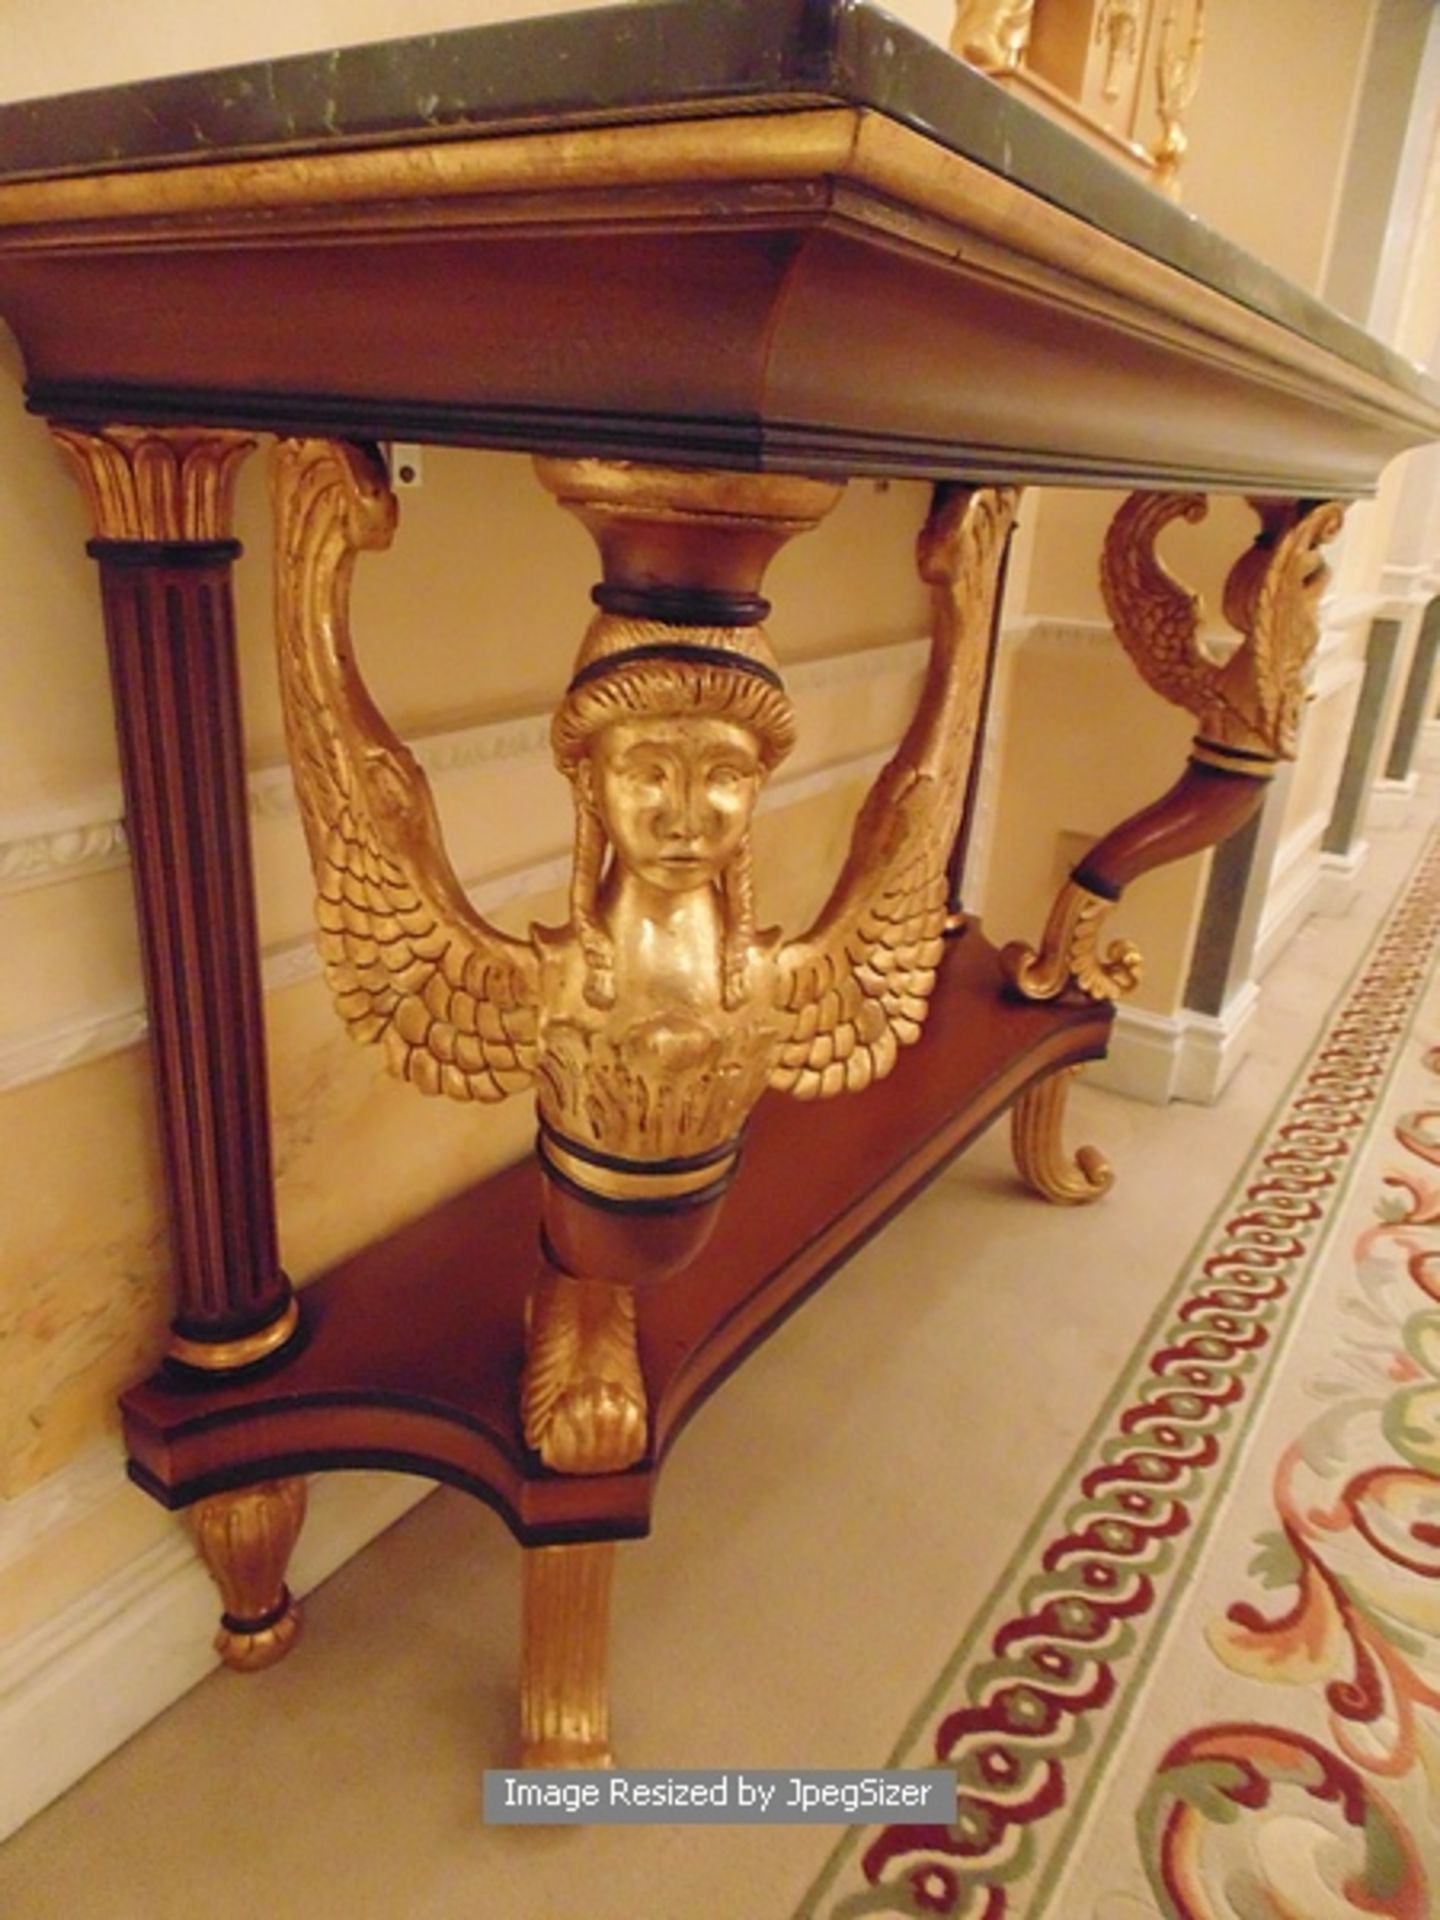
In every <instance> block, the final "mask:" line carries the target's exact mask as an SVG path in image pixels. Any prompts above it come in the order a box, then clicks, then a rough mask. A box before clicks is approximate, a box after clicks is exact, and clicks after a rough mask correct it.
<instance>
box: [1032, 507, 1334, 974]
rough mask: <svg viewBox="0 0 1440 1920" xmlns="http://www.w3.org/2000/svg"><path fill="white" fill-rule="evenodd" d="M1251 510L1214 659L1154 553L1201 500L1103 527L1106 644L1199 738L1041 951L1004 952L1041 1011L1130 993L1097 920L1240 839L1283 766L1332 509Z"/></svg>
mask: <svg viewBox="0 0 1440 1920" xmlns="http://www.w3.org/2000/svg"><path fill="white" fill-rule="evenodd" d="M1250 504H1251V506H1252V507H1253V508H1254V510H1255V512H1256V514H1257V515H1258V516H1259V520H1260V531H1259V532H1258V534H1257V535H1256V537H1255V540H1254V542H1253V544H1252V545H1251V546H1250V547H1249V548H1248V549H1247V550H1246V551H1245V552H1244V553H1243V554H1242V555H1241V556H1240V558H1239V559H1238V560H1237V561H1236V562H1235V564H1234V566H1233V567H1232V568H1231V570H1230V573H1229V576H1228V578H1227V581H1226V584H1225V593H1224V610H1225V615H1226V618H1227V620H1228V621H1229V622H1230V624H1231V626H1232V627H1234V628H1235V629H1236V631H1237V633H1238V635H1239V636H1240V638H1239V644H1238V645H1237V646H1235V647H1233V648H1232V649H1229V650H1228V651H1225V652H1220V651H1217V650H1216V649H1215V647H1214V646H1213V644H1211V643H1209V642H1208V641H1207V640H1206V639H1205V637H1204V636H1203V634H1202V631H1201V628H1202V622H1203V618H1204V607H1203V603H1202V601H1201V599H1200V596H1199V595H1198V594H1196V593H1193V592H1191V591H1190V589H1189V588H1187V587H1185V586H1184V585H1182V584H1181V582H1180V581H1179V580H1177V579H1176V578H1175V576H1174V575H1173V574H1172V573H1171V572H1170V571H1169V569H1168V568H1167V567H1166V565H1165V564H1164V562H1163V561H1162V560H1161V559H1160V557H1159V555H1158V553H1157V552H1156V541H1157V539H1158V538H1159V536H1160V534H1161V533H1162V532H1163V531H1164V529H1165V528H1166V527H1168V526H1170V525H1171V524H1172V523H1174V522H1175V521H1177V520H1191V521H1194V520H1199V519H1201V518H1202V517H1203V516H1204V514H1205V511H1206V503H1205V500H1204V498H1203V497H1202V496H1201V495H1199V494H1154V493H1136V494H1132V495H1131V496H1130V498H1129V499H1128V500H1126V501H1125V503H1124V505H1123V506H1122V507H1121V508H1120V510H1119V512H1118V513H1117V514H1116V515H1115V518H1114V520H1113V521H1112V522H1111V525H1110V529H1109V532H1108V533H1107V535H1106V539H1105V549H1104V554H1103V558H1102V563H1101V588H1102V591H1103V593H1104V596H1105V604H1106V607H1107V608H1108V610H1109V613H1110V617H1111V620H1112V621H1113V623H1114V627H1115V632H1116V634H1117V636H1118V637H1119V639H1120V642H1121V644H1122V645H1123V646H1124V648H1125V650H1126V652H1127V653H1128V654H1129V655H1130V658H1131V659H1132V660H1133V661H1134V663H1135V665H1136V667H1137V668H1138V669H1139V672H1140V674H1141V677H1142V678H1143V679H1144V680H1145V681H1146V683H1147V684H1148V685H1149V686H1151V687H1153V688H1154V689H1155V691H1156V692H1157V693H1159V694H1161V695H1162V696H1163V697H1164V698H1165V699H1167V700H1169V701H1172V702H1173V703H1174V704H1175V705H1177V706H1181V707H1184V708H1185V709H1186V710H1187V711H1188V712H1190V713H1192V714H1194V716H1195V718H1196V719H1197V721H1198V722H1199V730H1198V732H1197V734H1196V736H1195V740H1194V743H1193V746H1192V748H1191V755H1190V764H1189V766H1188V767H1187V769H1186V771H1185V772H1184V774H1183V775H1182V776H1181V778H1180V779H1179V780H1178V781H1177V782H1176V784H1175V785H1174V786H1173V787H1172V788H1171V789H1170V791H1169V792H1168V793H1167V794H1165V795H1163V796H1162V797H1161V798H1160V799H1159V800H1157V801H1155V802H1154V803H1153V804H1152V805H1151V806H1149V807H1146V808H1144V809H1143V810H1142V811H1141V812H1139V813H1137V814H1135V815H1133V816H1132V817H1131V818H1130V819H1129V820H1126V821H1124V822H1122V823H1121V825H1120V826H1118V827H1116V828H1114V829H1113V831H1112V832H1110V833H1108V834H1106V835H1105V837H1104V838H1103V839H1101V840H1099V841H1097V843H1096V844H1095V846H1093V847H1092V848H1091V849H1090V851H1089V853H1088V854H1086V856H1085V858H1084V859H1083V860H1082V861H1081V862H1080V864H1079V865H1078V866H1077V867H1076V868H1075V870H1074V872H1073V873H1072V874H1071V876H1070V878H1069V880H1068V881H1067V882H1066V884H1065V886H1064V887H1063V888H1062V889H1061V892H1060V894H1059V897H1058V898H1057V900H1056V902H1055V905H1054V907H1053V909H1052V910H1051V914H1050V917H1049V920H1048V921H1047V923H1046V927H1045V932H1044V935H1043V936H1042V939H1041V942H1040V945H1039V948H1038V949H1036V948H1032V947H1029V946H1027V945H1025V944H1023V943H1020V942H1017V943H1015V944H1013V945H1011V946H1010V947H1008V948H1006V950H1005V952H1004V954H1003V955H1002V964H1003V965H1004V968H1005V971H1006V975H1007V977H1008V979H1009V980H1010V982H1011V984H1012V985H1013V986H1014V987H1015V989H1016V990H1017V992H1020V993H1022V994H1024V995H1025V997H1026V998H1027V999H1032V1000H1041V999H1051V998H1054V997H1055V996H1056V995H1057V994H1059V993H1061V992H1063V991H1064V990H1065V989H1066V988H1067V987H1069V986H1072V985H1073V986H1075V987H1076V988H1078V989H1079V990H1080V991H1081V992H1082V993H1085V994H1088V995H1089V996H1090V997H1091V998H1093V999H1103V1000H1113V999H1116V998H1118V997H1120V995H1122V994H1124V993H1126V992H1129V991H1131V990H1132V989H1133V988H1134V987H1135V986H1136V985H1137V984H1138V982H1139V978H1140V971H1141V962H1140V956H1139V954H1138V953H1137V952H1136V951H1135V949H1134V948H1133V947H1132V946H1129V945H1128V944H1127V943H1124V942H1117V943H1115V944H1113V945H1112V946H1111V947H1110V949H1109V951H1108V952H1107V953H1106V954H1105V955H1104V956H1103V957H1101V954H1100V947H1099V941H1100V931H1101V924H1102V922H1103V919H1104V917H1105V915H1106V913H1107V912H1108V910H1109V908H1110V907H1111V906H1112V905H1113V904H1114V903H1115V902H1116V901H1117V900H1118V899H1119V898H1120V896H1121V893H1122V892H1123V890H1124V888H1125V887H1126V886H1127V885H1128V884H1129V882H1130V881H1131V880H1134V879H1136V878H1138V877H1139V875H1141V874H1142V873H1148V872H1150V871H1151V869H1152V868H1155V867H1158V866H1163V865H1165V864H1166V863H1167V862H1169V861H1171V860H1178V859H1180V858H1181V857H1182V856H1184V855H1185V854H1189V853H1196V852H1199V851H1201V850H1202V849H1204V848H1207V847H1211V846H1214V845H1216V844H1217V843H1218V842H1219V841H1221V840H1224V839H1226V838H1228V836H1229V835H1230V834H1232V833H1234V832H1236V831H1238V829H1239V828H1240V827H1242V826H1243V825H1244V824H1245V822H1246V821H1247V820H1249V819H1250V818H1251V816H1252V815H1253V814H1254V813H1255V811H1256V810H1257V808H1258V807H1259V806H1260V804H1261V802H1262V801H1263V799H1264V794H1265V783H1266V782H1267V781H1268V780H1269V778H1270V776H1271V774H1272V773H1273V772H1274V769H1275V764H1276V762H1277V761H1278V760H1282V759H1293V758H1294V755H1295V750H1296V740H1297V733H1298V726H1299V716H1300V711H1301V708H1302V706H1303V703H1304V699H1305V680H1306V673H1307V670H1308V667H1309V663H1310V659H1311V656H1312V654H1313V653H1314V650H1315V643H1316V640H1317V638H1318V635H1319V602H1320V596H1321V593H1322V591H1323V589H1324V586H1325V582H1326V580H1327V579H1328V577H1329V575H1328V570H1327V568H1326V565H1325V562H1324V559H1323V558H1322V556H1321V554H1320V552H1319V549H1320V547H1321V545H1322V544H1323V543H1324V542H1325V541H1327V540H1330V539H1332V538H1333V537H1334V536H1335V534H1336V533H1338V531H1339V529H1340V525H1341V521H1342V519H1343V517H1344V509H1343V507H1341V506H1339V505H1338V504H1336V503H1334V502H1329V501H1324V502H1320V503H1318V504H1317V503H1314V502H1304V501H1294V500H1272V499H1258V498H1257V499H1253V500H1252V501H1251V502H1250Z"/></svg>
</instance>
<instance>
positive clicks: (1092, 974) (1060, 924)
mask: <svg viewBox="0 0 1440 1920" xmlns="http://www.w3.org/2000/svg"><path fill="white" fill-rule="evenodd" d="M1114 904H1115V903H1114V901H1113V900H1107V899H1106V898H1105V896H1104V895H1103V894H1099V893H1093V892H1092V891H1091V890H1090V888H1088V887H1083V886H1081V885H1080V883H1079V881H1077V880H1067V881H1066V883H1065V885H1064V886H1063V887H1062V888H1061V889H1060V892H1059V895H1058V896H1057V898H1056V901H1055V905H1054V906H1053V907H1052V908H1051V909H1050V918H1049V919H1048V920H1047V921H1046V923H1045V931H1044V933H1043V934H1042V936H1041V939H1040V947H1039V950H1038V951H1037V950H1036V949H1035V948H1034V947H1031V946H1027V945H1026V944H1025V942H1024V941H1022V940H1012V941H1011V942H1010V944H1009V945H1008V946H1007V947H1004V948H1002V949H1001V953H1000V965H1001V968H1002V970H1003V972H1004V974H1005V977H1006V979H1007V980H1008V981H1009V982H1010V984H1011V986H1012V987H1014V988H1015V990H1016V992H1017V993H1021V994H1023V995H1024V996H1025V998H1026V999H1027V1000H1054V999H1055V998H1056V997H1057V996H1058V995H1059V994H1061V993H1063V992H1064V990H1065V989H1066V987H1068V986H1069V985H1070V984H1071V982H1072V981H1073V982H1074V984H1075V985H1076V986H1077V987H1078V988H1079V989H1080V991H1081V992H1082V993H1086V994H1088V995H1089V996H1090V998H1091V999H1092V1000H1119V999H1122V998H1123V997H1124V995H1126V994H1127V993H1133V992H1134V990H1135V988H1136V987H1137V986H1139V984H1140V978H1141V975H1142V973H1143V972H1144V966H1145V962H1144V959H1143V958H1142V956H1141V953H1140V950H1139V948H1138V947H1135V946H1133V945H1132V944H1131V943H1130V941H1128V940H1114V941H1112V942H1111V944H1110V946H1109V947H1108V948H1107V949H1106V951H1105V952H1104V953H1103V954H1102V953H1101V951H1100V929H1101V926H1102V924H1103V921H1104V918H1105V915H1106V914H1107V913H1108V912H1109V911H1110V909H1111V907H1112V906H1113V905H1114Z"/></svg>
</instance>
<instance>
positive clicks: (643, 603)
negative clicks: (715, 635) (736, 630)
mask: <svg viewBox="0 0 1440 1920" xmlns="http://www.w3.org/2000/svg"><path fill="white" fill-rule="evenodd" d="M590 598H591V599H592V600H593V601H594V602H595V604H596V606H597V607H602V608H603V609H604V610H605V612H606V613H621V614H625V615H626V616H627V617H628V618H630V619H632V620H663V621H665V622H666V623H667V624H668V625H670V626H672V627H758V626H759V625H760V622H761V621H762V620H764V619H765V618H766V617H767V616H768V614H769V612H770V602H769V601H768V600H767V599H766V598H765V596H764V595H763V594H760V593H732V592H728V591H727V590H726V589H725V588H723V587H664V586H653V587H634V586H621V585H619V584H618V583H616V582H614V581H609V580H602V581H601V582H600V584H599V586H597V587H592V588H591V589H590Z"/></svg>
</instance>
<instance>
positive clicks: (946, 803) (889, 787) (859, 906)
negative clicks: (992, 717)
mask: <svg viewBox="0 0 1440 1920" xmlns="http://www.w3.org/2000/svg"><path fill="white" fill-rule="evenodd" d="M1017 502H1018V494H1017V493H1016V492H1015V490H1014V489H1012V488H993V489H992V488H980V489H974V490H971V489H962V488H942V489H940V490H939V491H938V492H937V495H936V502H935V507H934V509H933V511H932V513H931V515H930V518H929V520H928V521H927V523H926V525H925V528H924V531H923V532H922V533H921V536H920V544H919V564H920V572H921V575H922V577H923V578H924V579H925V580H927V581H928V582H929V583H930V585H931V589H932V594H931V601H932V639H931V647H930V666H929V672H928V675H927V678H926V683H925V687H924V690H923V691H922V693H921V696H920V701H919V704H918V706H917V707H916V711H915V716H914V718H913V719H912V721H911V723H910V726H909V728H908V730H907V732H906V735H905V738H904V740H903V741H902V742H901V744H900V747H899V749H898V750H897V752H896V754H895V757H894V758H893V759H892V760H891V761H890V763H889V765H888V766H886V767H885V769H884V771H883V772H882V773H881V774H880V776H879V778H878V779H877V780H876V782H875V785H874V787H873V788H872V789H871V791H870V793H869V795H868V796H867V798H866V801H865V804H864V806H863V807H862V808H861V810H860V815H859V818H858V819H857V820H856V823H855V831H854V833H853V835H852V837H851V842H850V852H849V856H848V858H847V859H846V862H845V866H844V868H843V870H842V872H841V874H840V878H839V879H838V881H837V882H836V884H835V887H834V889H833V891H832V893H831V895H830V899H829V901H828V902H827V904H826V906H825V909H824V911H823V912H822V914H821V916H820V918H819V920H818V921H817V922H816V924H815V925H814V926H813V927H812V928H811V929H810V931H809V932H808V933H807V934H805V935H803V936H802V937H801V938H800V939H798V940H791V941H787V942H786V943H785V945H784V946H782V948H781V949H780V953H779V955H778V962H779V969H780V984H779V987H778V990H777V1007H778V1010H779V1013H780V1015H781V1019H782V1022H783V1023H784V1033H783V1038H782V1042H781V1048H780V1054H779V1058H778V1061H777V1064H776V1066H775V1068H774V1070H773V1071H772V1073H771V1076H770V1084H771V1085H772V1086H773V1087H776V1088H778V1089H780V1090H781V1091H782V1092H786V1093H793V1094H795V1095H796V1097H797V1098H799V1099H802V1100H814V1099H823V1098H825V1097H827V1096H828V1095H830V1094H835V1093H842V1092H846V1091H851V1092H858V1091H859V1090H860V1089H862V1088H864V1087H867V1086H869V1084H870V1082H871V1081H872V1080H878V1079H883V1077H884V1076H885V1075H886V1074H887V1073H889V1071H890V1069H891V1068H892V1067H893V1066H894V1064H895V1060H896V1057H897V1054H898V1051H899V1049H900V1048H901V1047H902V1046H908V1045H909V1044H910V1043H911V1042H913V1041H915V1040H917V1039H918V1038H919V1037H920V1028H921V1025H922V1023H923V1021H924V1019H925V1013H926V1005H927V1002H928V1000H929V997H930V992H931V989H932V988H933V987H934V984H935V972H936V968H937V967H938V966H939V964H940V955H941V953H942V951H943V941H942V938H941V936H942V934H943V932H944V929H945V922H946V917H947V911H948V891H949V890H948V884H947V867H948V864H949V858H950V848H951V845H952V842H953V840H954V836H955V831H956V828H957V825H958V820H959V812H960V806H961V802H962V800H963V797H964V791H965V784H966V781H967V779H968V776H969V771H970V762H971V758H972V756H973V753H974V748H975V735H976V731H977V728H978V726H979V722H980V712H981V707H982V703H983V696H984V688H985V672H986V659H987V655H988V652H989V644H990V631H991V622H992V616H993V612H994V604H995V593H996V587H997V582H998V579H999V571H1000V562H1001V560H1002V558H1003V556H1004V552H1005V546H1006V542H1007V540H1008V538H1009V534H1010V529H1011V526H1012V525H1013V522H1014V518H1015V509H1016V505H1017Z"/></svg>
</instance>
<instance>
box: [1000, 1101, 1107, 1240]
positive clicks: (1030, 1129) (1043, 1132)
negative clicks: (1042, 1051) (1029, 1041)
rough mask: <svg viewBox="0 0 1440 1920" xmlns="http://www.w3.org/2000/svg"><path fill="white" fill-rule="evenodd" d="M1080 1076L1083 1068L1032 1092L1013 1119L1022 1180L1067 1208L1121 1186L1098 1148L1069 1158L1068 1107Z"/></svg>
mask: <svg viewBox="0 0 1440 1920" xmlns="http://www.w3.org/2000/svg"><path fill="white" fill-rule="evenodd" d="M1078 1072H1079V1068H1078V1067H1065V1068H1062V1070H1061V1071H1060V1072H1059V1073H1052V1074H1050V1075H1048V1076H1047V1077H1046V1078H1045V1079H1044V1080H1040V1081H1037V1082H1036V1084H1035V1085H1034V1086H1033V1087H1027V1088H1026V1090H1025V1092H1024V1093H1022V1094H1021V1096H1020V1098H1019V1099H1018V1100H1017V1101H1016V1102H1015V1105H1014V1107H1013V1109H1012V1110H1011V1115H1010V1144H1011V1148H1012V1150H1013V1152H1014V1155H1015V1165H1016V1167H1017V1169H1018V1171H1019V1174H1020V1178H1021V1179H1022V1180H1023V1181H1025V1183H1026V1185H1027V1186H1029V1187H1032V1188H1033V1189H1034V1191H1035V1192H1036V1193H1038V1194H1039V1195H1040V1197H1041V1199H1043V1200H1049V1201H1052V1202H1053V1203H1054V1204H1055V1205H1056V1206H1062V1207H1081V1206H1085V1205H1087V1204H1088V1203H1089V1202H1090V1201H1091V1200H1098V1199H1099V1198H1100V1196H1101V1194H1102V1193H1108V1192H1109V1191H1110V1188H1111V1187H1112V1186H1113V1185H1114V1182H1115V1175H1114V1173H1113V1171H1112V1170H1111V1167H1110V1163H1109V1162H1108V1161H1107V1160H1106V1158H1105V1156H1104V1154H1102V1153H1100V1152H1099V1151H1098V1150H1097V1149H1096V1148H1095V1147H1081V1148H1079V1149H1078V1151H1077V1152H1076V1153H1074V1154H1073V1155H1071V1154H1069V1153H1067V1152H1066V1149H1065V1144H1064V1138H1063V1135H1064V1126H1065V1106H1066V1102H1067V1100H1068V1098H1069V1093H1070V1082H1071V1080H1072V1079H1073V1078H1074V1076H1075V1074H1076V1073H1078Z"/></svg>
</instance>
